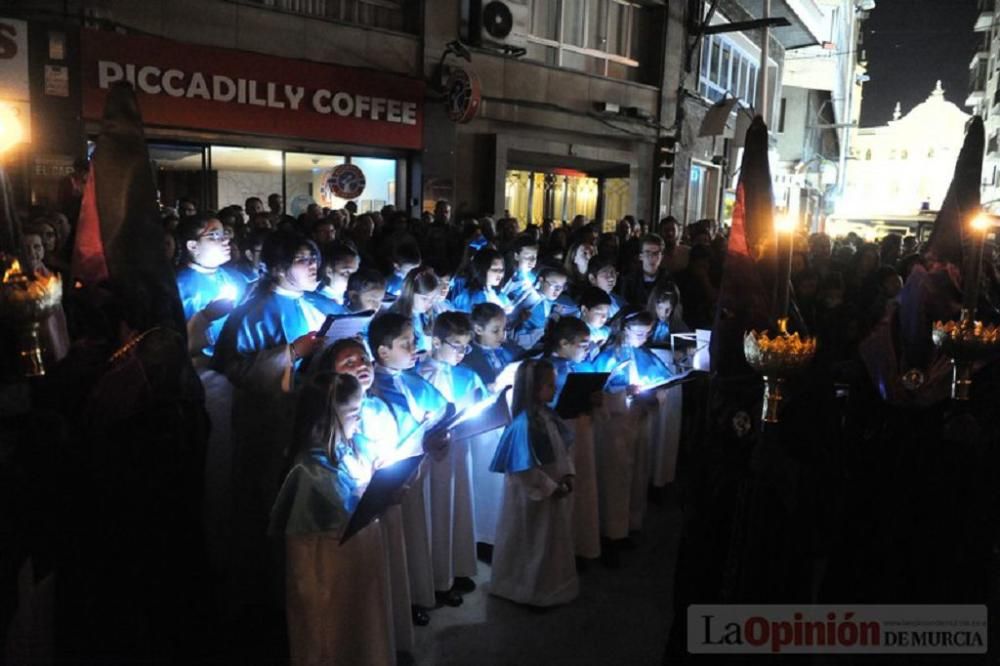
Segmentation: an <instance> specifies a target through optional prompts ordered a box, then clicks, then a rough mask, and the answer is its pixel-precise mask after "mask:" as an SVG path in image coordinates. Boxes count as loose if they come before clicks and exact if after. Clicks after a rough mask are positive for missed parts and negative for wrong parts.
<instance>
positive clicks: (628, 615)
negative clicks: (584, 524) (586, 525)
mask: <svg viewBox="0 0 1000 666" xmlns="http://www.w3.org/2000/svg"><path fill="white" fill-rule="evenodd" d="M681 519H682V516H681V512H680V510H679V508H678V507H677V504H676V502H674V501H672V500H665V501H664V503H663V504H662V505H660V506H657V505H654V504H650V505H649V512H648V514H647V517H646V526H645V529H644V530H643V532H642V533H641V534H640V535H639V536H638V537H637V538H636V539H635V541H636V545H637V547H636V549H635V550H633V551H625V552H623V553H622V566H621V568H620V569H617V570H611V569H607V568H605V567H604V566H602V565H601V564H600V563H598V562H594V563H592V564H590V566H589V567H588V569H587V571H586V572H584V573H583V574H582V576H581V580H580V586H581V593H580V597H579V598H578V599H577V600H576V601H575V602H573V603H572V604H570V605H569V606H566V607H560V608H556V609H553V610H549V611H545V612H537V611H533V610H529V609H527V608H524V607H521V606H518V605H516V604H513V603H510V602H507V601H504V600H501V599H497V598H496V597H492V596H490V595H489V594H488V590H489V578H490V569H489V566H488V565H485V564H482V563H480V569H479V575H478V576H477V578H476V582H477V583H478V585H479V588H478V589H477V590H476V591H475V592H473V593H472V594H469V595H467V596H466V597H465V603H464V604H463V605H462V606H460V607H458V608H447V607H445V608H441V609H438V610H436V611H434V612H433V613H432V614H431V623H430V625H428V626H427V627H422V628H420V627H418V628H417V650H416V654H415V656H416V658H417V663H418V664H421V665H422V666H430V665H432V664H433V665H434V666H444V665H450V664H463V665H465V664H484V665H485V664H496V665H500V664H504V665H506V664H512V665H513V664H517V665H518V666H526V665H531V664H577V665H579V664H629V665H641V664H659V663H661V660H662V657H663V648H664V645H665V643H666V637H667V631H668V630H669V628H670V623H671V621H672V619H673V608H672V605H673V599H672V583H673V575H674V564H675V561H676V554H677V545H678V540H679V536H680V530H681Z"/></svg>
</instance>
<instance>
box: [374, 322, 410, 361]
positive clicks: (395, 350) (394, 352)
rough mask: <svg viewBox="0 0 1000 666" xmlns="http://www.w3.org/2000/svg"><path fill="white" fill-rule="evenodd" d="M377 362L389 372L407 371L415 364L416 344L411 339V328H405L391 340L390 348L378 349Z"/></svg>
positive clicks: (382, 346)
mask: <svg viewBox="0 0 1000 666" xmlns="http://www.w3.org/2000/svg"><path fill="white" fill-rule="evenodd" d="M378 358H379V362H380V363H381V364H382V365H384V366H385V367H387V368H389V369H390V370H409V369H410V368H412V367H413V366H414V365H415V364H416V362H417V342H416V340H414V339H413V327H412V326H406V327H405V328H403V331H402V332H401V333H400V334H399V335H398V336H397V337H395V338H394V339H393V341H392V346H391V347H386V346H385V345H381V346H379V348H378Z"/></svg>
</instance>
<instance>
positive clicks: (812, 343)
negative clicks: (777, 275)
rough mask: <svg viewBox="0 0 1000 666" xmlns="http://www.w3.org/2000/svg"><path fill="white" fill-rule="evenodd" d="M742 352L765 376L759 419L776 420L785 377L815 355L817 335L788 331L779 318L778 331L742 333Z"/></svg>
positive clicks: (785, 320)
mask: <svg viewBox="0 0 1000 666" xmlns="http://www.w3.org/2000/svg"><path fill="white" fill-rule="evenodd" d="M743 353H744V355H745V356H746V359H747V362H748V363H749V364H750V367H752V368H753V369H754V370H756V371H757V372H759V373H760V374H761V375H763V376H764V406H763V409H762V410H761V420H763V421H764V423H777V422H778V420H779V418H778V410H779V408H780V407H781V401H782V400H783V399H784V384H785V380H786V379H787V378H789V377H791V376H792V375H795V374H797V373H799V372H801V371H803V370H805V369H806V368H807V367H808V366H809V364H810V363H811V362H812V360H813V357H814V356H815V355H816V338H809V337H799V334H798V333H791V334H789V333H788V320H787V319H786V318H782V319H779V320H778V334H777V335H775V336H773V337H772V336H771V335H770V334H768V332H767V331H753V330H751V331H747V333H746V335H744V336H743Z"/></svg>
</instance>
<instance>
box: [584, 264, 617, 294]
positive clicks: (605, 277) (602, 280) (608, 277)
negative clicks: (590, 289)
mask: <svg viewBox="0 0 1000 666" xmlns="http://www.w3.org/2000/svg"><path fill="white" fill-rule="evenodd" d="M617 283H618V271H616V270H615V269H614V267H612V266H608V267H607V268H602V269H601V270H599V271H598V272H597V275H591V276H590V284H592V285H594V286H595V287H597V288H599V289H602V290H604V291H605V292H607V293H609V294H610V293H611V292H612V291H613V290H614V288H615V285H616V284H617Z"/></svg>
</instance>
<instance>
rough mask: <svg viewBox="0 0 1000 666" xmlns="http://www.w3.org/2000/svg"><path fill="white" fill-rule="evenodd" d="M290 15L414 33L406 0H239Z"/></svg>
mask: <svg viewBox="0 0 1000 666" xmlns="http://www.w3.org/2000/svg"><path fill="white" fill-rule="evenodd" d="M240 1H242V2H244V3H246V4H250V5H263V6H265V7H270V8H272V9H275V10H278V11H282V12H288V13H291V14H305V15H306V16H314V17H316V18H321V19H327V20H332V21H342V22H344V23H353V24H356V25H362V26H365V27H366V28H381V29H383V30H393V31H395V32H414V21H413V18H414V14H415V7H414V5H416V3H413V2H407V0H240Z"/></svg>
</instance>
